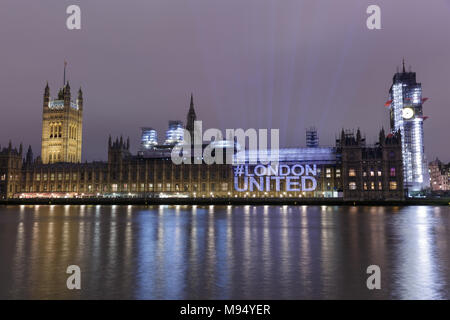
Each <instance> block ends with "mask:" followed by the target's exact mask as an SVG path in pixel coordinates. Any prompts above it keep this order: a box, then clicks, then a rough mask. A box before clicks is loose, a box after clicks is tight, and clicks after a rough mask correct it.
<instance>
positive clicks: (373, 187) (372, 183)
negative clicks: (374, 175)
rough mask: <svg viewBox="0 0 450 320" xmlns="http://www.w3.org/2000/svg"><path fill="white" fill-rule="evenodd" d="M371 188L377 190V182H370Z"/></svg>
mask: <svg viewBox="0 0 450 320" xmlns="http://www.w3.org/2000/svg"><path fill="white" fill-rule="evenodd" d="M370 190H375V182H373V181H372V182H371V183H370Z"/></svg>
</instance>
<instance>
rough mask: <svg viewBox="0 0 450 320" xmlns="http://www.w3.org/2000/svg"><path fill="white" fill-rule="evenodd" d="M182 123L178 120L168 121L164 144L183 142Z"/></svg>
mask: <svg viewBox="0 0 450 320" xmlns="http://www.w3.org/2000/svg"><path fill="white" fill-rule="evenodd" d="M183 133H184V130H183V122H181V121H178V120H170V121H169V128H168V129H167V131H166V141H165V142H164V144H167V145H175V144H177V143H178V142H181V141H183Z"/></svg>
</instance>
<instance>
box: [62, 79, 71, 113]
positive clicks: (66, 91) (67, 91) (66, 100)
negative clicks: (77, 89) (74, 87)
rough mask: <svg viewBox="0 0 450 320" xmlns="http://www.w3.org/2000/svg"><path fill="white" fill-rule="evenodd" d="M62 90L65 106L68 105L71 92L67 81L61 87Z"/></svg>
mask: <svg viewBox="0 0 450 320" xmlns="http://www.w3.org/2000/svg"><path fill="white" fill-rule="evenodd" d="M63 92H64V106H65V107H70V97H71V93H70V85H69V81H67V84H66V86H65V87H64V89H63Z"/></svg>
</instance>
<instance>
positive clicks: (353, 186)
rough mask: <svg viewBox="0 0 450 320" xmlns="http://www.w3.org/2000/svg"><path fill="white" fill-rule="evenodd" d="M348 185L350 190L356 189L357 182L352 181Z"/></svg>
mask: <svg viewBox="0 0 450 320" xmlns="http://www.w3.org/2000/svg"><path fill="white" fill-rule="evenodd" d="M348 187H349V189H350V190H356V182H350V183H349V184H348Z"/></svg>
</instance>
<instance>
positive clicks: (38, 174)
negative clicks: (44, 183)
mask: <svg viewBox="0 0 450 320" xmlns="http://www.w3.org/2000/svg"><path fill="white" fill-rule="evenodd" d="M36 181H41V174H40V173H36Z"/></svg>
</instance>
